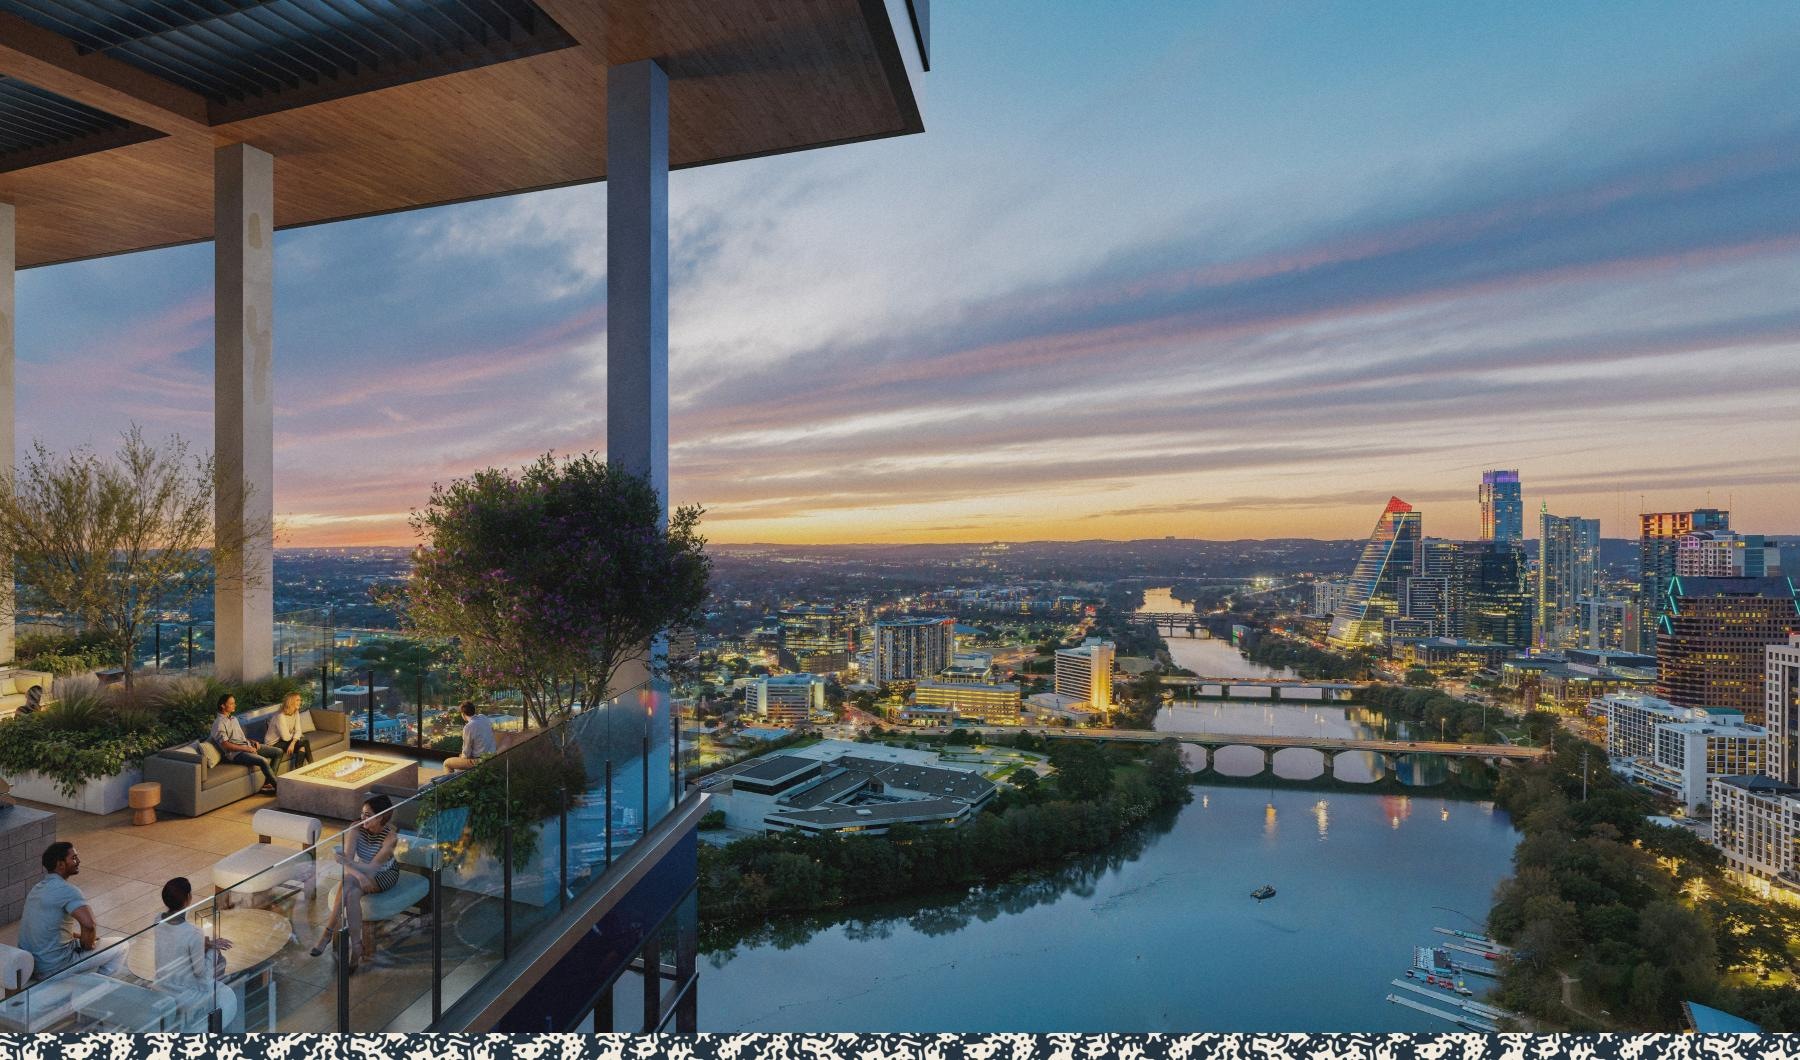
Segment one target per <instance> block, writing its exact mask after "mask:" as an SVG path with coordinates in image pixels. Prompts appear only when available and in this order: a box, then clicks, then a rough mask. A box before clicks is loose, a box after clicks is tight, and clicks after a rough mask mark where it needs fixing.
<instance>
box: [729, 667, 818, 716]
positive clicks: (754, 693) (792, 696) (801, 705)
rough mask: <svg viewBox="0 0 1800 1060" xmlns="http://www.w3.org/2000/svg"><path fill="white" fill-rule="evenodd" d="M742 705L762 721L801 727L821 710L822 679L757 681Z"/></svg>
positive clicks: (801, 676) (798, 676)
mask: <svg viewBox="0 0 1800 1060" xmlns="http://www.w3.org/2000/svg"><path fill="white" fill-rule="evenodd" d="M746 705H747V706H748V707H749V708H750V709H751V710H754V711H755V712H756V716H757V717H758V718H760V719H762V720H763V721H767V722H771V723H775V724H779V725H790V726H792V725H805V724H806V723H808V722H810V721H811V720H812V715H813V712H814V711H818V710H824V709H825V679H824V678H823V677H820V676H819V675H817V674H780V675H778V676H775V677H759V678H757V679H756V683H755V684H753V685H752V686H751V687H750V691H749V695H748V697H747V702H746Z"/></svg>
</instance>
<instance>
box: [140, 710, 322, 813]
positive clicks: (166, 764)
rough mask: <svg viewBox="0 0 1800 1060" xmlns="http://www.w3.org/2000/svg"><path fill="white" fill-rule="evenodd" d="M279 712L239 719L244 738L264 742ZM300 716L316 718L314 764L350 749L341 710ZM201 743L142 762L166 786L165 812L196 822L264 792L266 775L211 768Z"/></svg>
mask: <svg viewBox="0 0 1800 1060" xmlns="http://www.w3.org/2000/svg"><path fill="white" fill-rule="evenodd" d="M279 709H280V708H278V707H266V708H264V709H261V710H255V711H251V712H249V713H247V714H240V715H238V722H239V724H241V725H243V727H244V735H246V736H248V737H250V738H251V739H252V740H256V741H257V742H259V743H262V742H266V741H264V739H263V736H264V734H265V733H266V732H267V730H268V727H269V721H270V719H272V718H273V717H274V716H275V714H276V712H277V711H278V710H279ZM300 713H301V714H311V715H312V723H313V731H312V732H309V733H307V734H306V738H307V740H308V742H310V743H311V744H312V753H313V761H315V762H318V761H323V760H324V759H327V758H330V757H331V756H332V755H334V754H337V753H339V752H340V751H348V750H349V749H350V719H349V718H348V717H347V716H345V714H344V713H343V712H342V711H337V710H324V709H321V708H314V709H313V710H310V711H305V710H303V711H301V712H300ZM202 742H203V741H201V740H193V741H190V742H188V743H184V744H179V745H177V746H175V747H166V748H164V749H162V750H161V751H158V752H156V753H155V754H153V755H150V756H149V757H147V758H145V759H144V779H145V780H154V781H156V782H157V783H159V784H161V785H162V805H161V806H160V807H159V808H160V809H161V810H163V811H164V812H165V813H173V814H176V815H178V816H181V817H198V816H200V815H201V814H204V813H211V812H212V811H214V810H216V809H218V808H219V807H221V806H229V805H231V804H232V803H234V802H236V801H238V800H239V799H246V798H249V797H250V796H252V795H254V794H256V793H257V791H258V790H259V789H260V788H261V787H262V772H261V770H258V769H257V768H255V767H254V766H247V765H239V764H237V763H236V762H220V763H219V764H218V765H216V766H209V765H207V764H206V760H205V758H204V757H203V756H202V753H201V750H200V744H201V743H202ZM278 768H281V767H278Z"/></svg>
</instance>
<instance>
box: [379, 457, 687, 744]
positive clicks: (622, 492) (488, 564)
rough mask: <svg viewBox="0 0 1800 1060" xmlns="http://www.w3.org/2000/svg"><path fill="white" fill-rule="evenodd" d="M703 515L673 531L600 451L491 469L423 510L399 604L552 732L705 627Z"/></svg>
mask: <svg viewBox="0 0 1800 1060" xmlns="http://www.w3.org/2000/svg"><path fill="white" fill-rule="evenodd" d="M702 514H703V510H702V509H701V508H699V507H698V506H692V505H690V506H686V507H682V508H677V509H675V510H674V511H673V512H671V513H670V514H669V517H668V521H667V523H666V525H665V524H664V522H663V518H662V498H661V497H659V496H658V495H657V492H656V489H655V487H653V486H652V485H651V484H650V482H649V480H648V479H646V478H644V477H642V476H640V475H636V474H634V473H632V472H630V471H628V470H626V469H624V468H622V467H620V466H618V465H615V464H610V463H607V462H606V461H604V460H601V459H600V458H598V457H597V456H595V455H594V454H592V453H586V454H582V455H580V456H575V457H570V458H567V459H564V460H560V461H559V460H557V459H556V458H555V457H553V456H551V455H549V454H546V455H545V456H543V457H541V458H539V459H538V460H537V461H535V462H533V463H531V464H530V465H528V466H526V467H525V468H523V469H520V470H518V471H513V470H510V469H501V468H486V469H483V470H481V471H477V472H475V473H474V474H473V475H470V476H469V477H468V478H462V479H457V480H455V481H453V482H451V483H450V484H449V485H447V486H443V485H434V486H433V487H432V492H431V501H430V503H429V504H427V505H426V507H425V508H423V509H421V510H417V511H415V512H413V514H412V519H411V523H412V527H413V531H414V532H415V533H416V534H418V536H419V537H420V538H421V539H422V542H423V543H422V544H421V545H420V546H419V547H418V549H417V550H416V551H415V553H414V557H413V576H412V578H411V580H410V581H409V582H408V583H407V585H406V586H405V587H404V588H403V589H401V590H400V591H399V592H398V593H397V594H396V595H395V597H394V599H393V601H392V602H393V603H394V604H395V605H396V606H397V607H398V608H399V609H400V611H401V613H402V615H403V616H404V617H405V620H406V623H407V625H408V626H409V627H410V628H411V629H412V630H413V631H415V632H417V633H419V634H421V635H423V636H427V637H441V638H445V639H449V640H454V641H455V642H456V643H457V645H458V647H459V648H460V649H461V651H460V655H461V659H462V667H463V670H464V674H465V676H466V677H467V678H468V679H469V680H470V682H472V683H473V684H475V685H476V686H478V687H481V688H485V689H489V690H492V691H500V690H514V691H518V692H520V693H521V694H523V696H524V699H525V706H526V710H527V712H528V713H529V715H530V716H531V717H533V718H535V719H536V720H537V722H538V724H540V725H543V724H548V723H549V722H550V721H551V720H552V719H553V718H555V717H558V716H561V715H563V714H566V713H567V712H568V711H569V710H570V709H571V708H572V707H573V706H574V705H575V704H577V703H582V704H589V705H592V704H595V703H599V702H602V701H604V700H605V699H607V698H609V697H610V696H611V695H612V694H613V693H614V692H616V691H620V690H619V689H617V688H615V682H616V681H617V680H618V679H619V676H620V674H621V672H622V671H623V670H624V669H625V667H626V666H627V665H629V664H634V663H645V664H650V663H652V660H651V658H650V655H649V647H650V644H651V641H652V640H653V638H655V637H656V636H658V635H659V634H661V633H663V632H664V631H666V630H668V629H669V628H670V627H672V626H677V625H692V624H696V623H697V622H698V621H699V619H700V616H701V608H702V606H703V605H704V603H705V601H706V592H707V581H708V578H709V577H710V575H711V562H710V561H709V560H708V559H707V556H706V553H705V545H706V540H705V538H703V537H701V536H700V534H699V529H698V528H699V524H700V516H701V515H702Z"/></svg>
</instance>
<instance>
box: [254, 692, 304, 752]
mask: <svg viewBox="0 0 1800 1060" xmlns="http://www.w3.org/2000/svg"><path fill="white" fill-rule="evenodd" d="M266 735H267V736H268V737H269V746H271V747H273V748H275V749H276V750H278V751H280V752H281V755H282V757H283V758H286V759H287V760H288V768H289V769H293V768H294V767H296V766H303V765H308V764H310V763H311V762H312V760H313V758H312V743H311V742H310V741H308V740H307V738H306V735H305V734H304V733H302V732H301V731H300V693H298V692H289V693H288V694H287V695H286V696H284V697H282V700H281V713H279V714H277V715H275V716H274V717H273V718H270V719H269V731H268V732H267V733H266Z"/></svg>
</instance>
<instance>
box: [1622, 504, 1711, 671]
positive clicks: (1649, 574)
mask: <svg viewBox="0 0 1800 1060" xmlns="http://www.w3.org/2000/svg"><path fill="white" fill-rule="evenodd" d="M1729 529H1731V513H1730V512H1726V511H1720V510H1719V509H1717V508H1695V509H1694V510H1693V511H1690V512H1644V513H1643V514H1641V515H1639V516H1638V643H1636V644H1628V645H1626V647H1627V648H1628V649H1629V650H1632V651H1641V652H1646V653H1648V652H1653V651H1655V650H1656V616H1657V613H1658V612H1660V611H1661V610H1662V607H1663V603H1664V601H1665V600H1666V598H1667V596H1668V589H1669V579H1671V578H1673V577H1675V559H1676V556H1677V555H1678V554H1679V553H1680V550H1681V539H1682V538H1683V537H1685V536H1687V535H1688V534H1691V533H1693V532H1694V531H1696V530H1729Z"/></svg>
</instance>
